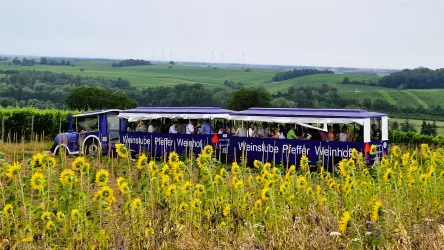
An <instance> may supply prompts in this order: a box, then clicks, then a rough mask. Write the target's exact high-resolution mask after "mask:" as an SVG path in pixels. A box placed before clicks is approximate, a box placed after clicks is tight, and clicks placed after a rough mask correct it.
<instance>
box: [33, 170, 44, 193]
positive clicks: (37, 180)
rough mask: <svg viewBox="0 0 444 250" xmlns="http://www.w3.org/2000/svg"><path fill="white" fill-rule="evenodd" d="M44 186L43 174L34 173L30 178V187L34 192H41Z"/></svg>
mask: <svg viewBox="0 0 444 250" xmlns="http://www.w3.org/2000/svg"><path fill="white" fill-rule="evenodd" d="M44 186H45V178H44V176H43V173H41V172H35V173H34V174H33V175H32V177H31V187H32V189H34V190H39V191H42V190H43V187H44Z"/></svg>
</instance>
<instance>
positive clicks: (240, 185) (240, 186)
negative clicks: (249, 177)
mask: <svg viewBox="0 0 444 250" xmlns="http://www.w3.org/2000/svg"><path fill="white" fill-rule="evenodd" d="M243 186H244V182H243V181H242V180H238V181H237V182H236V183H235V184H234V190H239V189H241V188H243Z"/></svg>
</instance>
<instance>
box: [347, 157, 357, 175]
mask: <svg viewBox="0 0 444 250" xmlns="http://www.w3.org/2000/svg"><path fill="white" fill-rule="evenodd" d="M354 168H355V160H353V159H352V158H350V159H349V160H348V161H347V169H348V170H350V172H351V171H353V169H354Z"/></svg>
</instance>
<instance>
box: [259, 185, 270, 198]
mask: <svg viewBox="0 0 444 250" xmlns="http://www.w3.org/2000/svg"><path fill="white" fill-rule="evenodd" d="M261 197H262V200H268V199H269V198H270V197H271V192H270V188H268V187H264V188H263V189H262V192H261Z"/></svg>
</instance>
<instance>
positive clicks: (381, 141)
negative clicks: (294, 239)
mask: <svg viewBox="0 0 444 250" xmlns="http://www.w3.org/2000/svg"><path fill="white" fill-rule="evenodd" d="M190 130H192V131H190ZM117 143H122V144H125V145H127V147H128V148H129V149H130V151H131V152H132V154H133V155H134V156H135V157H137V155H138V154H139V153H141V152H143V153H146V154H147V155H149V156H150V157H152V158H153V159H154V158H161V157H164V156H165V155H167V154H168V153H169V152H171V151H175V152H177V153H178V154H185V155H191V154H195V155H197V154H199V153H201V150H202V149H203V147H205V146H206V145H212V146H213V147H214V157H215V158H217V159H218V160H220V161H230V160H231V161H234V160H236V161H238V160H239V159H240V158H241V156H243V157H245V159H247V160H248V161H253V160H260V161H262V162H273V163H276V164H279V163H285V164H297V163H298V162H299V159H300V158H301V157H302V155H306V156H307V157H308V159H309V160H310V162H311V164H312V165H316V164H317V163H319V162H322V163H323V164H324V165H333V164H334V163H335V162H338V161H340V160H341V159H343V158H349V157H350V156H351V152H352V149H356V150H357V151H358V152H362V153H363V155H364V156H366V158H367V159H368V162H369V163H370V162H371V161H372V160H373V159H374V158H375V157H378V156H379V157H381V156H383V155H384V154H386V153H387V151H388V116H387V115H386V114H382V113H376V112H369V111H367V110H362V109H306V108H250V109H248V110H244V111H231V110H227V109H222V108H219V107H138V108H134V109H129V110H116V109H107V110H99V111H92V112H85V113H82V114H77V115H68V131H67V132H65V133H61V134H58V135H57V136H56V138H55V139H54V145H53V147H52V148H51V151H52V152H53V153H54V154H58V153H61V152H64V153H66V154H70V155H76V154H82V155H97V154H98V153H99V152H100V153H102V154H108V155H110V156H113V155H114V149H115V145H116V144H117ZM373 145H374V146H373ZM370 148H376V152H372V154H369V151H370Z"/></svg>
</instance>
